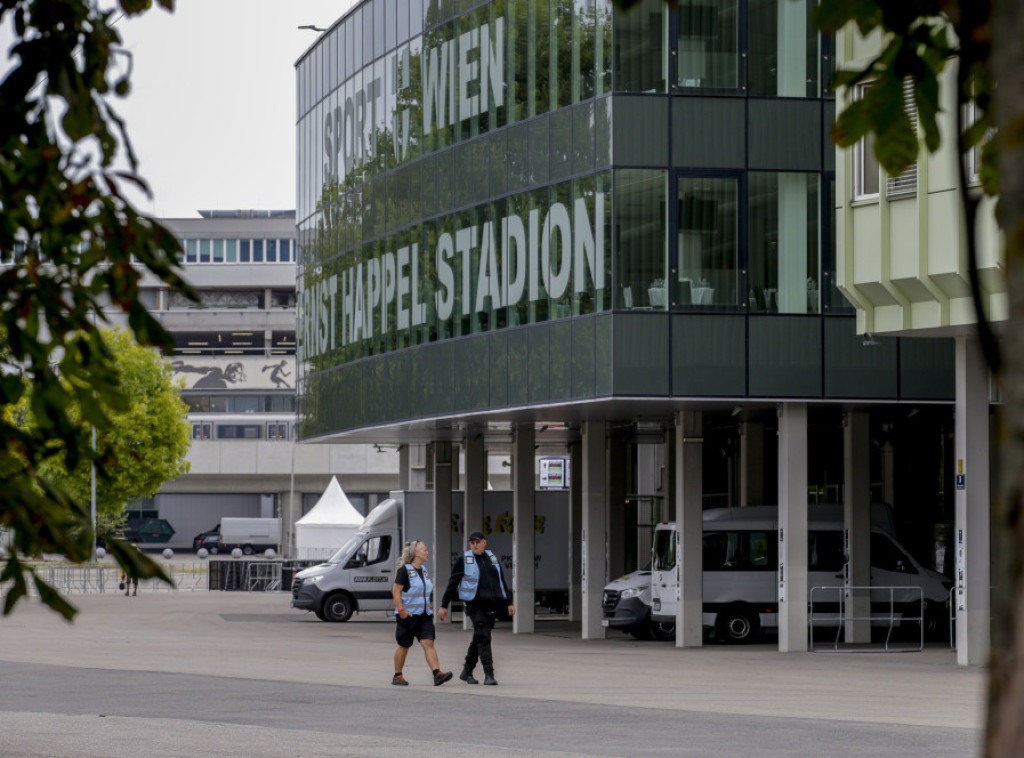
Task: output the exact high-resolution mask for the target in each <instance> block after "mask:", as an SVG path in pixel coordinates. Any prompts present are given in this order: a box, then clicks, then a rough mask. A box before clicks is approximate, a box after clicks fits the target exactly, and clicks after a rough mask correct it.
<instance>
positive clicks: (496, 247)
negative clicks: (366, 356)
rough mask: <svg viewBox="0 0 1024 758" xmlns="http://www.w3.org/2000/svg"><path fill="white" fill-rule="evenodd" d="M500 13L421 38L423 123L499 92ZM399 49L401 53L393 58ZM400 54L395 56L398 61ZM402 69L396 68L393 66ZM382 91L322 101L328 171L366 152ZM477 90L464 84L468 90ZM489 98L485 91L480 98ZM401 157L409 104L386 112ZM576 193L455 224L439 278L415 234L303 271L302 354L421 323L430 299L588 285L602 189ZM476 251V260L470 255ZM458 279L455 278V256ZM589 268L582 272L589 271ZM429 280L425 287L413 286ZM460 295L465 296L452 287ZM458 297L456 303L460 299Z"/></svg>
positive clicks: (596, 272)
mask: <svg viewBox="0 0 1024 758" xmlns="http://www.w3.org/2000/svg"><path fill="white" fill-rule="evenodd" d="M503 34H504V19H503V18H498V19H497V20H496V21H495V24H494V30H493V35H494V36H493V37H492V34H491V30H490V28H489V25H488V24H483V25H481V26H480V27H478V28H476V29H472V30H470V31H467V32H465V33H463V34H461V35H460V36H459V37H457V38H455V39H452V40H449V41H447V42H443V43H442V44H439V45H437V46H436V47H433V48H431V49H430V50H428V51H427V52H426V53H425V55H424V56H423V66H422V79H423V108H422V114H423V124H422V127H423V133H424V134H429V133H430V132H431V130H432V129H433V128H434V127H435V125H436V126H437V127H438V128H440V127H443V126H445V125H454V124H456V123H459V122H461V121H464V120H466V119H469V118H473V117H475V116H477V115H479V114H480V112H481V110H482V109H483V108H485V107H488V106H489V105H490V104H491V103H501V101H502V98H503V93H504V89H505V81H504V66H503V54H502V47H501V45H500V44H496V42H495V40H501V39H502V36H503ZM402 56H405V58H406V60H405V61H402V60H400V58H401V57H402ZM407 57H408V51H402V52H398V53H395V54H394V55H393V56H392V58H393V60H392V61H391V62H390V65H392V66H395V67H396V68H395V71H396V75H395V76H393V77H392V81H393V82H395V86H399V87H404V86H408V81H407V77H408V71H409V66H408V61H407ZM400 64H402V65H400ZM399 70H401V71H404V72H405V73H404V77H405V80H403V74H401V73H397V72H398V71H399ZM382 92H383V85H382V83H381V81H380V79H379V78H377V79H374V80H372V81H370V82H368V83H367V84H365V85H364V87H363V88H362V89H361V90H359V91H357V92H355V93H354V94H353V95H351V96H350V97H346V98H345V104H344V106H338V107H337V108H334V109H333V111H329V112H328V114H327V115H326V116H325V121H324V149H325V154H326V157H327V164H326V165H325V169H327V173H328V174H329V175H334V176H338V174H339V172H341V173H347V171H348V170H349V169H351V168H352V167H353V166H354V165H357V162H358V161H361V160H362V158H363V156H364V155H365V154H366V153H367V151H368V149H367V144H366V143H367V140H366V139H365V138H364V135H365V122H366V121H367V119H369V123H370V124H371V125H372V124H373V123H375V120H376V111H375V109H376V107H377V102H378V100H379V99H380V96H381V94H382ZM474 92H475V93H478V94H471V93H474ZM483 98H488V99H489V101H490V102H485V101H483V100H482V99H483ZM392 124H393V126H394V134H395V136H396V139H395V140H394V145H395V151H396V158H398V159H401V158H402V157H404V153H405V151H406V149H407V147H408V138H409V110H408V109H405V110H404V112H398V111H396V112H395V113H393V114H392ZM591 199H592V202H593V209H592V211H591V209H589V208H588V201H587V198H584V197H577V198H574V199H573V201H572V202H571V203H570V204H566V203H561V202H555V203H551V204H550V205H549V206H548V207H547V209H546V211H545V210H544V209H542V208H533V209H531V210H529V211H528V212H527V213H526V214H525V215H517V214H511V215H507V216H505V217H504V218H501V219H500V220H499V221H497V222H491V221H485V222H483V223H481V224H479V225H474V226H470V227H463V228H455V229H453V230H452V231H444V232H441V233H440V234H439V235H438V238H437V244H436V249H435V250H434V251H433V252H434V265H435V271H436V278H433V280H432V281H431V280H430V279H428V280H423V279H421V277H420V270H419V269H420V264H421V261H422V258H421V255H420V248H419V244H418V243H412V244H410V245H407V246H402V247H398V248H397V249H396V250H394V251H389V252H385V253H383V254H382V255H380V256H377V257H375V258H371V259H369V260H364V261H362V262H359V263H354V264H353V265H351V266H349V267H347V268H344V269H343V270H342V271H341V272H340V273H336V274H332V275H330V276H326V277H319V278H317V277H315V276H313V277H310V276H307V279H306V289H305V290H303V291H302V292H300V293H299V295H298V298H299V300H298V303H297V305H298V313H299V316H298V317H299V325H298V326H299V335H300V339H301V343H300V356H299V359H300V360H308V359H311V358H314V357H316V356H318V355H321V354H323V353H325V352H327V351H329V350H332V349H334V348H337V347H339V346H345V345H348V344H352V343H356V342H360V341H362V340H365V339H369V338H371V337H372V336H373V335H374V332H375V330H376V329H375V327H376V328H377V329H379V331H380V333H385V334H386V333H387V332H389V331H390V330H392V329H397V330H399V331H401V330H403V329H408V328H411V327H417V326H420V325H422V324H424V323H426V320H427V304H428V303H430V304H432V305H433V307H434V309H435V313H436V318H437V320H438V321H446V320H448V319H450V318H452V317H453V316H456V315H458V316H468V315H470V314H472V313H482V312H486V311H487V310H488V309H493V308H500V307H504V306H514V305H518V304H519V303H520V302H522V301H523V300H524V298H526V299H528V300H529V301H530V302H534V301H537V300H541V299H548V298H551V299H554V300H557V299H559V298H562V297H564V296H565V295H566V294H568V293H569V291H570V289H571V291H572V292H573V294H580V293H582V292H584V291H586V290H587V284H586V283H587V280H588V278H589V279H590V281H591V282H592V288H593V290H594V291H601V290H603V289H604V287H605V281H604V270H605V265H604V260H605V250H604V239H605V235H604V215H605V214H604V203H605V198H604V193H601V192H598V193H595V194H592V195H591ZM474 261H476V262H477V265H476V270H475V271H474V270H473V263H474ZM457 263H459V264H461V265H458V267H457V268H458V269H459V271H460V272H461V276H460V277H459V278H460V280H461V281H458V282H457V281H456V264H457ZM588 273H589V277H588ZM421 284H423V285H424V286H428V287H430V288H431V291H420V286H421ZM456 295H460V297H458V298H456ZM457 299H458V304H460V308H459V310H460V311H461V312H460V313H458V314H456V313H455V310H456V306H457V302H456V300H457Z"/></svg>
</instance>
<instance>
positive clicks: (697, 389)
mask: <svg viewBox="0 0 1024 758" xmlns="http://www.w3.org/2000/svg"><path fill="white" fill-rule="evenodd" d="M746 376H747V372H746V319H745V317H743V316H718V315H715V316H712V315H707V316H705V315H699V314H687V315H684V316H673V317H672V394H673V395H675V396H677V397H699V396H716V395H718V396H732V397H740V396H743V395H745V394H746V393H747V386H746Z"/></svg>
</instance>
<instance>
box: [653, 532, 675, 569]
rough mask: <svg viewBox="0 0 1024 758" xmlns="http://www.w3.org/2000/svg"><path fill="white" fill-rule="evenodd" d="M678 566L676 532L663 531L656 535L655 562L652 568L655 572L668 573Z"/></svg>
mask: <svg viewBox="0 0 1024 758" xmlns="http://www.w3.org/2000/svg"><path fill="white" fill-rule="evenodd" d="M675 565H676V533H675V532H674V531H667V530H666V531H662V532H655V533H654V562H653V564H652V568H653V569H654V570H655V571H668V570H670V569H672V568H674V567H675Z"/></svg>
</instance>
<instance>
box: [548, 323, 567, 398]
mask: <svg viewBox="0 0 1024 758" xmlns="http://www.w3.org/2000/svg"><path fill="white" fill-rule="evenodd" d="M550 339H551V345H550V356H551V360H550V366H551V379H550V381H551V398H550V399H551V400H552V401H558V400H568V399H570V398H571V397H572V321H570V320H566V321H556V322H554V323H552V324H551V329H550Z"/></svg>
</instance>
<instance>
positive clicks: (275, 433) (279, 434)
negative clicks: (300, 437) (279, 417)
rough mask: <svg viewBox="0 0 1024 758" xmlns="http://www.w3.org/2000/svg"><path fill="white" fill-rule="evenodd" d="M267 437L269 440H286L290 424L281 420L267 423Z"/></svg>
mask: <svg viewBox="0 0 1024 758" xmlns="http://www.w3.org/2000/svg"><path fill="white" fill-rule="evenodd" d="M267 439H268V440H286V439H288V424H287V423H285V422H283V421H280V422H277V421H271V422H270V423H268V424H267Z"/></svg>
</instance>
